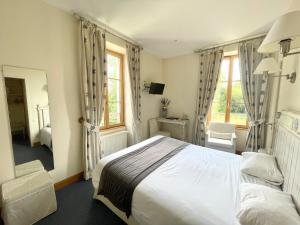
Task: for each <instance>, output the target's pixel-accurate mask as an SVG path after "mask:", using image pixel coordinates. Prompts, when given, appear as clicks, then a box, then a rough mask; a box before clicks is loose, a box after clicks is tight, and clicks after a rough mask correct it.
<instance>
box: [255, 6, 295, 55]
mask: <svg viewBox="0 0 300 225" xmlns="http://www.w3.org/2000/svg"><path fill="white" fill-rule="evenodd" d="M299 21H300V11H293V12H289V13H287V14H284V15H282V16H281V17H279V18H278V19H277V20H276V21H275V23H274V24H273V26H272V27H271V29H270V31H269V32H268V34H267V36H266V38H265V39H264V41H263V42H262V44H261V45H260V47H259V48H258V52H261V53H272V52H278V51H279V50H280V52H281V54H282V55H283V57H286V56H288V55H295V54H299V53H300V52H293V53H290V50H292V49H295V48H299V47H300V26H299V23H298V22H299Z"/></svg>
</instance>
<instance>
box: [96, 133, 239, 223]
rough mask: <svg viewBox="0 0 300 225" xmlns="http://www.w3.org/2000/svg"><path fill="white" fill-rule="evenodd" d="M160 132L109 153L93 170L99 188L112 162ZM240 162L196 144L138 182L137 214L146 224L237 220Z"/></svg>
mask: <svg viewBox="0 0 300 225" xmlns="http://www.w3.org/2000/svg"><path fill="white" fill-rule="evenodd" d="M159 137H160V136H156V137H153V138H150V139H148V140H146V141H144V142H141V143H139V144H137V145H134V146H131V147H129V148H127V149H124V150H122V151H119V152H117V153H115V154H112V155H109V156H107V157H105V158H103V159H102V160H101V161H100V163H99V164H98V165H97V167H96V169H95V170H94V172H93V185H94V188H95V189H96V191H97V189H98V185H99V179H100V174H101V171H102V168H103V167H104V165H105V164H106V163H107V162H109V161H110V160H112V159H114V158H117V157H119V156H121V155H123V154H126V153H127V152H130V151H132V150H134V149H137V148H139V147H140V146H143V145H145V144H147V143H150V142H152V141H154V140H156V139H158V138H159ZM239 168H240V156H238V155H234V154H230V153H226V152H221V151H217V150H212V149H207V148H203V147H200V146H196V145H192V144H191V145H189V146H188V147H186V148H185V149H184V150H182V151H181V152H179V153H178V154H177V155H175V156H174V157H173V158H171V159H170V160H168V161H167V162H166V163H164V164H163V165H161V166H160V167H159V168H158V169H156V170H155V171H154V172H152V173H151V174H150V175H149V176H147V177H146V178H145V179H144V180H143V181H142V182H141V183H140V184H139V185H138V186H137V187H136V189H135V191H134V193H133V198H132V217H133V220H134V221H135V222H136V223H137V224H141V225H169V224H170V225H182V224H186V225H237V224H239V223H238V221H237V219H236V211H237V209H238V208H239V202H240V201H239V199H240V194H239V184H240V171H239Z"/></svg>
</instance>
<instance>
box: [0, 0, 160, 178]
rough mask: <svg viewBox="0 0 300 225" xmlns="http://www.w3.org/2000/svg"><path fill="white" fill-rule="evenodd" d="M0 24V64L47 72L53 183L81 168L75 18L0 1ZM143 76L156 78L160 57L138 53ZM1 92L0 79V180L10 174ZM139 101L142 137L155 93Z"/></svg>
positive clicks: (31, 3)
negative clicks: (52, 149) (140, 102)
mask: <svg viewBox="0 0 300 225" xmlns="http://www.w3.org/2000/svg"><path fill="white" fill-rule="evenodd" d="M0 27H1V35H0V49H1V51H0V65H3V64H5V65H15V66H20V67H25V68H36V69H40V70H44V71H45V72H46V73H47V76H48V93H49V103H50V105H51V109H50V117H51V123H52V131H53V148H54V167H55V169H54V170H53V171H51V174H52V175H53V177H54V179H55V181H56V182H57V181H60V180H62V179H65V178H67V177H69V176H72V175H74V174H76V173H79V172H81V171H82V152H81V126H80V124H79V123H78V118H79V117H80V116H81V109H80V85H79V79H78V76H79V57H78V55H79V47H78V46H79V38H78V37H79V26H78V21H77V20H76V19H75V18H74V17H73V16H72V15H71V14H68V13H66V12H64V11H61V10H59V9H56V8H54V7H52V6H50V5H48V4H46V3H44V2H42V1H40V0H26V1H20V0H1V7H0ZM2 34H5V35H2ZM144 79H147V80H150V81H161V80H162V61H161V59H159V58H157V57H155V56H153V55H150V54H148V53H147V52H145V51H143V52H142V54H141V80H142V81H143V80H144ZM142 81H141V82H142ZM4 91H5V90H4V84H3V80H2V79H0V156H1V157H0V183H2V182H4V181H6V180H9V179H12V178H13V177H14V163H13V156H12V146H11V138H10V131H9V124H8V111H7V108H6V104H5V101H6V98H5V92H4ZM142 105H143V106H145V108H143V109H142V120H143V124H142V126H143V136H144V137H147V136H148V131H147V123H148V121H147V120H148V119H149V118H150V117H156V116H158V113H159V98H158V97H157V96H149V95H146V94H143V95H142Z"/></svg>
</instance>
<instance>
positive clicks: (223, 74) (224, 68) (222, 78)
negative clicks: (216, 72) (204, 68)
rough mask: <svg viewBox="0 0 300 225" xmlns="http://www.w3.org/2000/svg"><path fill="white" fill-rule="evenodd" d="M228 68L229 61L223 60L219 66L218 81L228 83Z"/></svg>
mask: <svg viewBox="0 0 300 225" xmlns="http://www.w3.org/2000/svg"><path fill="white" fill-rule="evenodd" d="M229 66H230V60H229V59H227V58H224V59H223V61H222V65H221V70H220V77H219V81H220V82H222V81H228V78H229Z"/></svg>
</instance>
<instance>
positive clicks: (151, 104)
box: [141, 51, 163, 139]
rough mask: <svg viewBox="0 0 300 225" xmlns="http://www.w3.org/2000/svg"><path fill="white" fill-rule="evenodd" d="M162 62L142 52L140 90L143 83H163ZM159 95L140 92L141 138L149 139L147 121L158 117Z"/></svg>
mask: <svg viewBox="0 0 300 225" xmlns="http://www.w3.org/2000/svg"><path fill="white" fill-rule="evenodd" d="M162 65H163V64H162V60H161V59H159V58H157V57H156V56H154V55H151V54H149V53H147V52H146V51H142V54H141V89H143V87H144V81H147V82H151V81H152V82H158V83H161V82H163V75H162V74H163V73H162ZM160 98H161V96H160V95H150V94H148V93H147V92H142V98H141V104H142V108H141V120H142V130H143V138H144V139H146V138H149V127H148V120H149V119H151V118H156V117H158V116H159V110H160Z"/></svg>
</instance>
